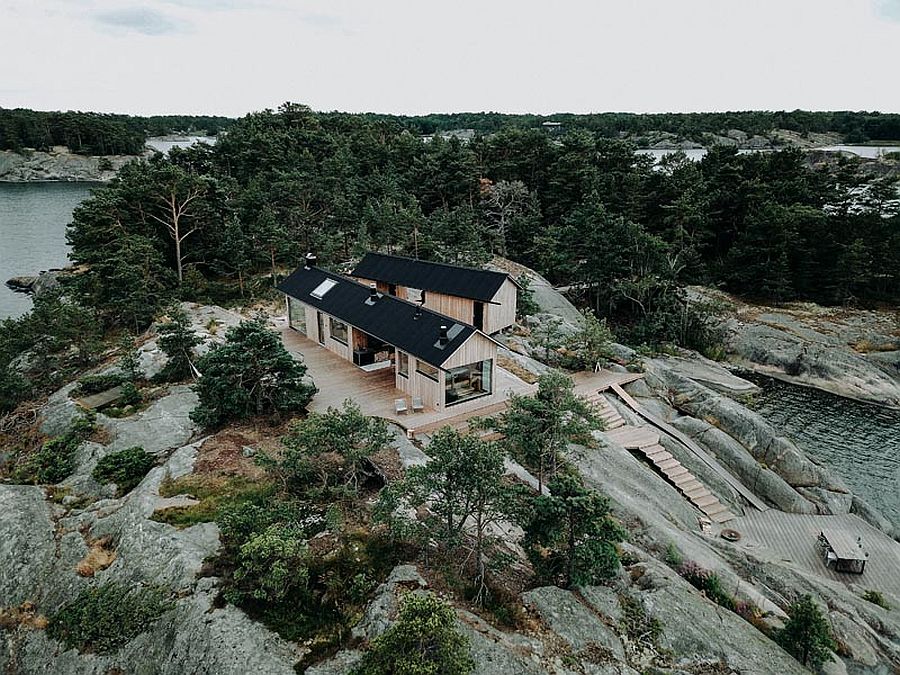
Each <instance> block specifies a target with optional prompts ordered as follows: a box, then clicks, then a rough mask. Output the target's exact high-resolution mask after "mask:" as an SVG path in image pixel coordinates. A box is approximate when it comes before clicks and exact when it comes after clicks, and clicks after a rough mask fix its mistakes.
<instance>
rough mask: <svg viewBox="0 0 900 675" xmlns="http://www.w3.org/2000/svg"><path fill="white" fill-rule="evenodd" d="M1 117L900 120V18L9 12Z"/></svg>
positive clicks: (54, 8)
mask: <svg viewBox="0 0 900 675" xmlns="http://www.w3.org/2000/svg"><path fill="white" fill-rule="evenodd" d="M0 46H2V50H3V58H2V60H0V107H29V108H37V109H45V110H50V109H53V110H56V109H71V110H101V111H110V112H113V111H114V112H125V113H136V114H163V113H198V114H199V113H209V114H224V115H241V114H244V113H246V112H249V111H251V110H260V109H263V108H269V107H271V108H274V107H276V106H278V105H279V104H280V103H282V102H284V101H288V100H290V101H295V102H299V103H306V104H308V105H310V106H312V107H313V108H315V109H317V110H344V111H351V112H360V111H377V112H395V113H426V112H447V111H482V110H495V111H501V112H535V113H552V112H560V111H568V112H591V111H594V112H599V111H609V110H616V111H635V112H659V111H698V110H699V111H704V110H746V109H787V110H793V109H795V108H806V109H814V110H826V109H831V110H834V109H841V110H846V109H851V110H860V109H867V110H882V111H891V112H897V111H900V86H898V77H897V67H898V65H900V0H616V1H613V0H578V1H575V0H546V1H543V2H535V1H533V0H478V1H473V0H454V1H452V2H450V1H448V2H435V1H433V0H405V1H400V0H328V1H319V0H143V1H139V2H129V1H124V0H0Z"/></svg>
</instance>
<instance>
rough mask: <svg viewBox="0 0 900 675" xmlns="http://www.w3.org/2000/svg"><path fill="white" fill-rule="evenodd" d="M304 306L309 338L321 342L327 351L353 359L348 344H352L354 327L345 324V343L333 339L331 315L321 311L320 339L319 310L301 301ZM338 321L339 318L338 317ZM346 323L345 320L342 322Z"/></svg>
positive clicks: (343, 357)
mask: <svg viewBox="0 0 900 675" xmlns="http://www.w3.org/2000/svg"><path fill="white" fill-rule="evenodd" d="M292 302H300V301H299V300H292ZM302 304H303V306H304V308H305V309H306V336H307V337H308V338H309V339H310V340H314V341H316V342H318V343H319V344H321V345H322V346H323V347H325V349H327V350H328V351H331V352H334V353H335V354H337V355H338V356H340V357H341V358H342V359H347V360H348V361H352V360H353V352H352V351H351V350H350V345H352V344H353V333H354V328H353V326H351V325H350V324H347V344H346V345H345V344H343V343H342V342H339V341H338V340H335V339H334V338H333V337H331V322H330V321H329V319H331V316H330V315H329V314H326V313H325V312H322V316H323V317H324V319H325V320H324V322H323V326H322V327H323V328H324V340H322V339H320V336H319V324H318V318H317V316H316V315H317V314H318V313H319V310H317V309H316V308H315V307H311V306H309V305H307V304H306V303H302ZM338 321H340V319H338ZM344 323H346V322H344Z"/></svg>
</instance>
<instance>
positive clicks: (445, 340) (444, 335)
mask: <svg viewBox="0 0 900 675" xmlns="http://www.w3.org/2000/svg"><path fill="white" fill-rule="evenodd" d="M448 342H450V338H448V337H447V326H446V325H444V324H441V333H440V336H439V337H438V344H439V345H440V346H441V347H446V346H447V343H448Z"/></svg>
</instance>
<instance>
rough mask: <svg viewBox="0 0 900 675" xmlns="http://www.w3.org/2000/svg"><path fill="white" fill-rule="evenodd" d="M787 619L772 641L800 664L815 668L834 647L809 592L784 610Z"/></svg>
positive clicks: (825, 658) (827, 659)
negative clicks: (786, 612) (786, 611)
mask: <svg viewBox="0 0 900 675" xmlns="http://www.w3.org/2000/svg"><path fill="white" fill-rule="evenodd" d="M788 615H789V616H790V619H789V620H788V622H787V623H786V624H785V625H784V628H782V629H781V630H780V631H779V632H778V633H777V635H776V641H777V642H778V644H780V645H781V646H782V647H784V649H785V650H786V651H787V652H788V653H790V654H791V655H792V656H794V657H795V658H796V659H797V660H798V661H799V662H800V663H802V664H803V665H804V666H810V667H811V668H812V669H814V670H818V669H819V668H820V667H821V666H822V664H824V663H825V662H827V661H829V660H830V659H831V655H830V653H829V652H830V651H832V650H835V649H837V643H835V641H834V638H833V637H832V636H831V629H830V628H829V627H828V622H827V621H826V620H825V617H824V616H822V612H821V611H820V610H819V608H818V607H817V606H816V603H815V602H814V601H813V599H812V596H810V595H804V596H803V597H802V598H800V599H799V600H798V601H797V602H795V603H794V604H793V605H791V607H790V609H789V610H788Z"/></svg>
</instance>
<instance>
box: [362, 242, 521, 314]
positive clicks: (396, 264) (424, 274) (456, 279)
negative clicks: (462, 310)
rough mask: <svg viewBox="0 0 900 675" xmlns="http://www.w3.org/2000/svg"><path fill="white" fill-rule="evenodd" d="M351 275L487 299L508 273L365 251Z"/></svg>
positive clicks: (496, 289)
mask: <svg viewBox="0 0 900 675" xmlns="http://www.w3.org/2000/svg"><path fill="white" fill-rule="evenodd" d="M353 276H355V277H359V278H361V279H372V280H373V281H381V282H383V283H386V284H396V285H397V286H407V287H409V288H418V289H420V290H423V291H432V292H434V293H443V294H444V295H455V296H458V297H461V298H471V299H473V300H481V301H483V302H490V300H491V299H492V298H493V297H494V295H495V294H496V293H497V291H498V290H499V289H500V287H501V286H502V285H503V282H504V281H506V280H507V279H508V278H509V276H508V275H507V274H504V273H503V272H491V271H489V270H477V269H473V268H471V267H460V266H459V265H448V264H445V263H436V262H428V261H427V260H413V259H412V258H403V257H401V256H397V255H387V254H385V253H366V255H365V257H364V258H363V259H362V260H361V261H360V262H359V265H357V266H356V269H355V270H353Z"/></svg>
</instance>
